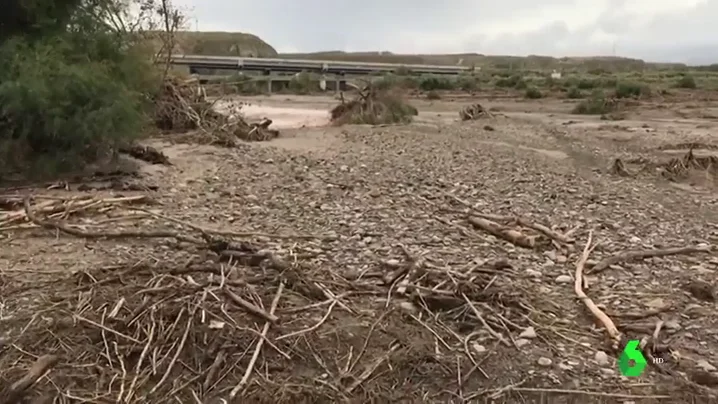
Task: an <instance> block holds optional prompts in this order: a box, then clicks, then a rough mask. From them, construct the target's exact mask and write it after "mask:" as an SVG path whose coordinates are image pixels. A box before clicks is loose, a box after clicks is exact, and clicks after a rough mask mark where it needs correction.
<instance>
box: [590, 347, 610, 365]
mask: <svg viewBox="0 0 718 404" xmlns="http://www.w3.org/2000/svg"><path fill="white" fill-rule="evenodd" d="M594 359H595V360H596V363H598V365H599V366H607V365H608V364H609V363H610V360H609V359H608V355H607V354H606V353H605V352H603V351H598V352H596V355H595V356H594Z"/></svg>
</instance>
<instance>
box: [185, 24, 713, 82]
mask: <svg viewBox="0 0 718 404" xmlns="http://www.w3.org/2000/svg"><path fill="white" fill-rule="evenodd" d="M177 37H178V38H177V39H178V45H177V48H176V49H175V53H184V54H194V55H207V56H243V57H265V58H271V57H280V58H286V59H311V60H341V61H347V62H378V63H397V64H432V65H458V64H459V63H461V65H463V66H472V65H473V66H477V67H483V68H496V69H534V70H547V69H549V70H550V69H556V70H581V71H594V72H600V71H606V72H621V71H637V70H643V69H655V68H669V67H673V68H682V67H686V65H684V64H680V63H648V62H645V61H644V60H641V59H634V58H624V57H613V56H596V57H563V58H554V57H550V56H537V55H529V56H500V55H482V54H478V53H457V54H443V55H406V54H396V53H391V52H343V51H325V52H314V53H282V54H278V53H277V51H276V50H275V49H274V48H273V47H272V46H271V45H269V44H268V43H267V42H264V41H263V40H262V39H261V38H259V37H258V36H256V35H252V34H247V33H242V32H202V31H199V32H197V31H181V32H178V33H177ZM701 50H702V51H706V49H701ZM711 51H713V49H711ZM696 53H698V54H701V52H692V54H696ZM703 53H705V54H707V53H708V52H703ZM716 53H718V52H716V51H713V52H712V53H711V55H713V54H716ZM644 56H645V55H644ZM651 59H653V58H651ZM688 59H689V58H688V57H686V58H685V59H684V60H686V61H687V62H688V63H692V62H693V63H696V62H697V64H700V63H705V62H706V60H708V58H706V60H703V59H701V60H700V61H699V60H688ZM654 60H655V59H654Z"/></svg>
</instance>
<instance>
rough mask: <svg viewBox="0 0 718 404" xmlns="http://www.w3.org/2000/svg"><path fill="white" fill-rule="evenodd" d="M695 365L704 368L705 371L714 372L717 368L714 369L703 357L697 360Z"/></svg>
mask: <svg viewBox="0 0 718 404" xmlns="http://www.w3.org/2000/svg"><path fill="white" fill-rule="evenodd" d="M696 366H698V367H699V368H701V369H703V370H705V371H706V372H715V371H716V370H718V369H716V367H715V366H713V365H711V364H710V363H709V362H708V361H707V360H705V359H701V360H699V361H698V362H697V363H696Z"/></svg>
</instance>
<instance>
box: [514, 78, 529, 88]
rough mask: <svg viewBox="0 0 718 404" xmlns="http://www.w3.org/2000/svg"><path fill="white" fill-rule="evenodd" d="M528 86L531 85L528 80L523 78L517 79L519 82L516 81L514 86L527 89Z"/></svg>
mask: <svg viewBox="0 0 718 404" xmlns="http://www.w3.org/2000/svg"><path fill="white" fill-rule="evenodd" d="M528 87H529V85H528V83H527V82H526V80H524V79H521V80H519V81H517V82H516V85H515V86H514V88H515V89H517V90H525V89H527V88H528Z"/></svg>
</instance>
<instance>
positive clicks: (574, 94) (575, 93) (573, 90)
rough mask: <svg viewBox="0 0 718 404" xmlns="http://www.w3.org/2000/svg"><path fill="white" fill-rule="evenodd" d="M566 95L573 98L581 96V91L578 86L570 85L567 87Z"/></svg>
mask: <svg viewBox="0 0 718 404" xmlns="http://www.w3.org/2000/svg"><path fill="white" fill-rule="evenodd" d="M566 97H568V98H570V99H573V100H575V99H579V98H583V93H582V92H581V90H579V89H578V87H571V88H569V89H568V92H566Z"/></svg>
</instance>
